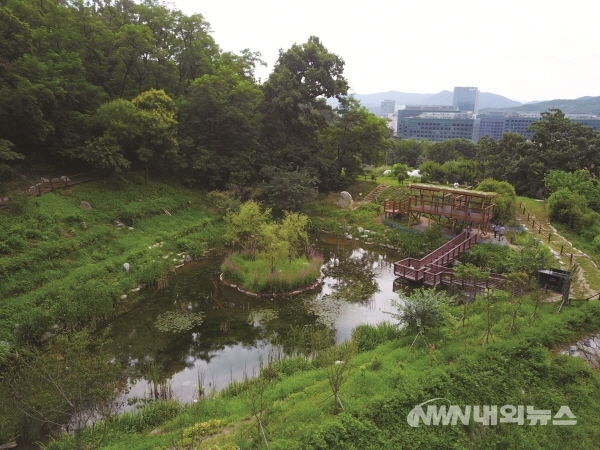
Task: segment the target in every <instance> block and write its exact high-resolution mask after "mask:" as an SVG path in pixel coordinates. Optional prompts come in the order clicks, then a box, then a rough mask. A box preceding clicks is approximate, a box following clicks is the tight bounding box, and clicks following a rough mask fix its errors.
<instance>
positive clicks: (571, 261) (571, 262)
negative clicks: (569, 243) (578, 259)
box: [570, 253, 573, 264]
mask: <svg viewBox="0 0 600 450" xmlns="http://www.w3.org/2000/svg"><path fill="white" fill-rule="evenodd" d="M570 264H573V253H571V258H570Z"/></svg>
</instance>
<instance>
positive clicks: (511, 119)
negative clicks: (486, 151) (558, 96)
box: [474, 111, 600, 141]
mask: <svg viewBox="0 0 600 450" xmlns="http://www.w3.org/2000/svg"><path fill="white" fill-rule="evenodd" d="M565 118H567V119H570V120H572V121H573V122H577V123H580V124H582V125H585V126H587V127H590V128H592V129H593V130H595V131H600V117H599V116H594V115H593V114H565ZM539 119H540V113H538V112H512V113H505V112H502V111H496V112H490V113H486V114H480V115H479V119H478V120H479V129H478V130H476V131H477V132H476V133H475V134H474V140H475V141H478V140H479V138H481V137H483V136H487V137H489V138H491V139H494V140H495V141H497V140H499V139H500V138H502V135H503V134H504V133H508V132H511V133H519V134H520V135H522V136H524V137H525V138H527V139H531V138H532V137H533V132H532V131H528V130H529V127H530V126H531V124H532V123H533V122H536V121H538V120H539Z"/></svg>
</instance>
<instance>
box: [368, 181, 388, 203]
mask: <svg viewBox="0 0 600 450" xmlns="http://www.w3.org/2000/svg"><path fill="white" fill-rule="evenodd" d="M386 189H387V185H385V184H380V185H379V186H377V187H376V188H375V189H373V190H372V191H371V192H369V193H368V194H367V196H366V197H365V198H364V199H363V203H369V202H372V201H373V200H375V199H376V198H377V197H379V196H380V195H381V193H382V192H383V191H385V190H386Z"/></svg>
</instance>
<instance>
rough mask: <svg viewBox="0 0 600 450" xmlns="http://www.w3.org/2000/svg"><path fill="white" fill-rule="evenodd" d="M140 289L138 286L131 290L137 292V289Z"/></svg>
mask: <svg viewBox="0 0 600 450" xmlns="http://www.w3.org/2000/svg"><path fill="white" fill-rule="evenodd" d="M139 290H140V288H139V287H136V288H133V289H132V290H131V292H137V291H139Z"/></svg>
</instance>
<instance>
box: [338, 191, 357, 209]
mask: <svg viewBox="0 0 600 450" xmlns="http://www.w3.org/2000/svg"><path fill="white" fill-rule="evenodd" d="M353 204H354V202H353V200H352V196H351V195H350V193H349V192H346V191H342V192H340V198H339V199H338V201H337V205H338V206H339V207H340V208H342V209H349V208H352V205H353Z"/></svg>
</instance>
